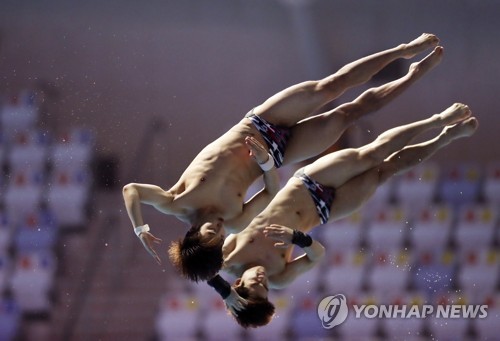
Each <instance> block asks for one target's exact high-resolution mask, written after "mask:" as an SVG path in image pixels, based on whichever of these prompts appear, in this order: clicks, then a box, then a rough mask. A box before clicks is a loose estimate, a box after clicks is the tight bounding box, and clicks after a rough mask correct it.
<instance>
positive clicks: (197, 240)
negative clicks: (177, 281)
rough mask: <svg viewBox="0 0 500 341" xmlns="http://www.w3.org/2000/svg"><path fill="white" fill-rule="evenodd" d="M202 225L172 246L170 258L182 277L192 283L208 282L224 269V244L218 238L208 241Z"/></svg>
mask: <svg viewBox="0 0 500 341" xmlns="http://www.w3.org/2000/svg"><path fill="white" fill-rule="evenodd" d="M200 227H201V225H196V226H192V227H191V228H190V229H189V230H188V231H187V232H186V235H185V236H184V239H182V238H181V239H179V240H178V241H174V242H172V243H171V244H170V248H169V250H168V256H169V258H170V261H171V262H172V264H173V265H174V267H175V268H176V269H177V271H179V272H180V273H181V275H182V276H183V277H185V278H187V279H189V280H191V281H194V282H198V281H206V280H209V279H210V278H212V277H213V276H215V275H216V274H217V272H219V270H220V269H221V268H222V262H223V258H222V244H223V241H221V240H220V239H218V238H211V239H209V240H206V238H203V236H202V235H201V234H200Z"/></svg>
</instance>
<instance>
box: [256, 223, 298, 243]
mask: <svg viewBox="0 0 500 341" xmlns="http://www.w3.org/2000/svg"><path fill="white" fill-rule="evenodd" d="M262 232H263V233H264V235H265V236H266V238H271V239H274V240H277V242H276V243H274V246H275V247H277V248H286V247H289V246H290V245H291V244H292V238H293V230H292V229H291V228H289V227H286V226H283V225H278V224H271V225H270V226H267V227H266V228H264V231H262Z"/></svg>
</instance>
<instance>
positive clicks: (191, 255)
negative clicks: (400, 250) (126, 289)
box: [123, 34, 442, 281]
mask: <svg viewBox="0 0 500 341" xmlns="http://www.w3.org/2000/svg"><path fill="white" fill-rule="evenodd" d="M438 42H439V39H438V38H437V37H436V36H434V35H432V34H422V35H421V36H420V37H418V38H417V39H415V40H413V41H411V42H409V43H407V44H401V45H398V46H396V47H394V48H391V49H388V50H384V51H381V52H378V53H375V54H373V55H369V56H367V57H364V58H361V59H359V60H357V61H354V62H352V63H350V64H347V65H345V66H344V67H342V68H341V69H340V70H339V71H337V72H336V73H334V74H332V75H330V76H328V77H326V78H324V79H321V80H318V81H306V82H303V83H300V84H297V85H294V86H291V87H289V88H287V89H285V90H283V91H281V92H279V93H277V94H276V95H274V96H272V97H270V98H269V99H267V100H266V101H265V102H264V103H262V104H260V105H259V106H257V107H255V108H254V109H253V110H252V111H250V113H249V114H247V116H245V118H243V119H242V120H241V121H240V122H239V123H238V124H236V125H235V126H233V127H232V128H231V129H230V130H229V131H227V132H226V133H225V134H223V135H222V136H221V137H219V138H218V139H216V140H215V141H214V142H212V143H210V144H209V145H207V146H206V147H205V148H204V149H203V150H202V151H201V152H200V153H199V154H198V155H197V156H196V157H195V158H194V160H193V161H192V162H191V164H190V165H189V166H188V167H187V168H186V170H185V171H184V173H183V174H182V175H181V177H180V178H179V180H178V181H177V183H176V184H175V185H174V186H172V187H171V188H170V189H169V190H164V189H162V188H160V187H159V186H155V185H151V184H137V183H130V184H127V185H126V186H124V188H123V197H124V201H125V207H126V209H127V213H128V215H129V218H130V220H131V222H132V225H133V227H134V231H135V233H136V234H137V236H138V237H139V239H140V240H141V242H142V244H143V246H144V247H145V249H146V250H147V251H148V252H149V253H150V254H151V256H152V257H154V259H155V260H156V261H157V262H158V263H159V264H160V263H161V261H160V257H159V256H158V254H157V252H156V250H155V249H154V244H155V243H157V244H159V243H160V242H161V240H160V239H158V238H156V237H155V236H154V235H153V234H152V233H151V232H150V229H149V226H148V225H147V224H145V223H144V221H143V217H142V213H141V207H140V205H141V203H142V204H147V205H152V206H153V207H155V208H156V209H157V210H158V211H160V212H162V213H164V214H169V215H174V216H175V217H177V218H178V219H180V220H181V221H183V222H186V223H187V224H190V226H191V228H190V229H189V230H188V232H187V233H186V237H185V238H184V239H181V240H179V241H177V242H174V243H172V245H171V248H170V251H169V252H170V254H172V255H178V256H179V257H181V258H183V259H184V261H185V262H187V263H189V262H190V263H194V264H196V263H199V260H200V259H204V260H209V259H214V260H217V259H218V260H217V261H218V262H219V263H218V264H215V266H218V267H220V262H221V261H222V252H221V246H222V243H223V240H224V235H223V233H222V234H220V233H219V231H221V230H223V231H225V232H226V233H233V232H237V231H240V230H242V229H243V228H244V227H246V226H247V225H248V224H249V223H250V221H251V220H252V219H253V218H254V217H255V216H256V215H257V214H258V213H260V212H261V211H262V210H263V209H264V208H265V207H266V205H267V204H268V203H269V202H270V201H271V199H272V198H273V196H274V195H275V194H276V193H277V191H278V190H279V179H278V176H277V173H276V171H275V170H274V171H273V168H274V166H275V167H279V166H281V165H282V164H283V165H286V164H290V163H295V162H300V161H303V160H306V159H308V158H310V157H313V156H316V155H318V154H320V153H321V152H323V151H324V150H326V149H327V148H328V147H330V146H331V145H332V144H333V143H334V142H335V141H336V140H337V139H338V138H339V137H340V136H341V134H342V133H343V132H344V131H345V130H346V129H347V128H348V127H349V126H350V125H351V124H353V123H354V122H355V121H356V120H357V119H359V118H360V117H363V116H364V115H366V114H368V113H370V112H373V111H375V110H377V109H379V108H380V107H381V106H383V105H384V104H386V103H387V102H389V101H390V100H391V99H392V98H394V97H395V96H396V95H397V94H399V93H400V92H402V91H403V90H404V89H406V88H407V87H408V86H409V85H410V84H412V83H413V82H415V81H416V80H417V79H419V78H420V76H422V75H423V74H425V72H426V71H428V70H429V69H430V68H431V67H432V66H434V65H433V63H424V64H425V67H423V66H422V67H421V68H420V70H417V69H419V68H413V69H410V72H409V73H408V74H407V75H406V76H405V77H403V80H402V81H401V82H400V83H399V84H398V86H397V87H394V89H392V88H391V91H389V92H390V93H389V94H387V95H386V94H384V92H383V91H379V92H377V93H376V94H374V93H371V92H366V93H364V94H363V95H362V96H360V97H358V98H357V99H356V100H355V101H353V102H350V103H346V104H344V105H341V106H339V107H337V108H336V109H334V110H331V111H327V112H324V113H321V114H318V115H315V116H311V117H308V116H310V115H311V114H312V113H314V112H315V111H316V110H318V109H320V108H321V107H323V106H324V105H325V104H327V103H329V102H331V101H332V100H334V99H335V98H337V97H339V96H340V95H341V94H343V93H344V92H345V91H346V90H347V89H349V88H352V87H354V86H356V85H360V84H363V83H365V82H367V81H368V80H370V78H371V77H372V76H373V75H374V74H376V73H377V72H379V71H380V70H381V69H382V68H384V67H385V66H386V65H388V64H389V63H391V62H392V61H394V60H396V59H399V58H405V59H409V58H413V57H414V56H415V55H417V54H418V53H420V52H423V51H425V50H427V49H429V48H433V47H435V50H434V51H433V52H432V53H431V54H430V56H428V57H427V59H429V58H430V59H433V57H432V56H433V55H436V54H439V55H440V54H441V53H442V48H441V47H436V46H437V44H438ZM421 63H422V62H421ZM427 66H428V67H427ZM412 70H413V71H412ZM264 145H266V146H267V148H268V149H269V150H266V149H265V148H264V147H263V146H264ZM285 148H286V154H285ZM262 174H264V185H265V187H264V188H263V189H262V190H261V191H260V192H259V193H257V194H256V195H254V196H253V197H252V198H250V199H249V200H248V201H246V202H244V196H245V194H246V192H247V190H248V188H249V187H250V185H251V184H252V183H253V182H254V181H255V180H256V179H257V178H258V177H259V176H261V175H262ZM196 250H198V251H200V252H194V251H196ZM217 255H218V257H215V256H217ZM174 258H175V257H174ZM214 274H215V273H213V272H206V273H203V271H202V269H200V271H199V272H198V275H196V277H193V278H191V279H192V280H195V281H197V280H200V279H201V280H203V279H209V278H211V277H212V276H213V275H214Z"/></svg>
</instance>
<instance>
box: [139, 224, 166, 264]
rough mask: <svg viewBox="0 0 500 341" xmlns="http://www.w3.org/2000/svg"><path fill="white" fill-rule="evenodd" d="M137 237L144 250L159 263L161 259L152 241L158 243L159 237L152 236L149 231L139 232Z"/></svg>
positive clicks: (159, 241)
mask: <svg viewBox="0 0 500 341" xmlns="http://www.w3.org/2000/svg"><path fill="white" fill-rule="evenodd" d="M139 239H140V240H141V242H142V245H143V246H144V248H145V249H146V251H147V252H148V253H149V254H150V255H151V256H152V257H153V258H154V259H155V260H156V263H158V265H161V259H160V257H159V256H158V253H156V250H155V249H154V247H153V243H156V244H160V243H161V239H160V238H156V237H155V236H153V234H152V233H151V232H141V234H139Z"/></svg>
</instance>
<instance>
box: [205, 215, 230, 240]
mask: <svg viewBox="0 0 500 341" xmlns="http://www.w3.org/2000/svg"><path fill="white" fill-rule="evenodd" d="M224 232H225V231H224V226H223V224H222V219H217V220H215V221H210V222H206V223H204V224H203V225H201V227H200V235H201V236H202V237H204V238H208V239H213V238H218V239H220V240H224Z"/></svg>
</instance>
